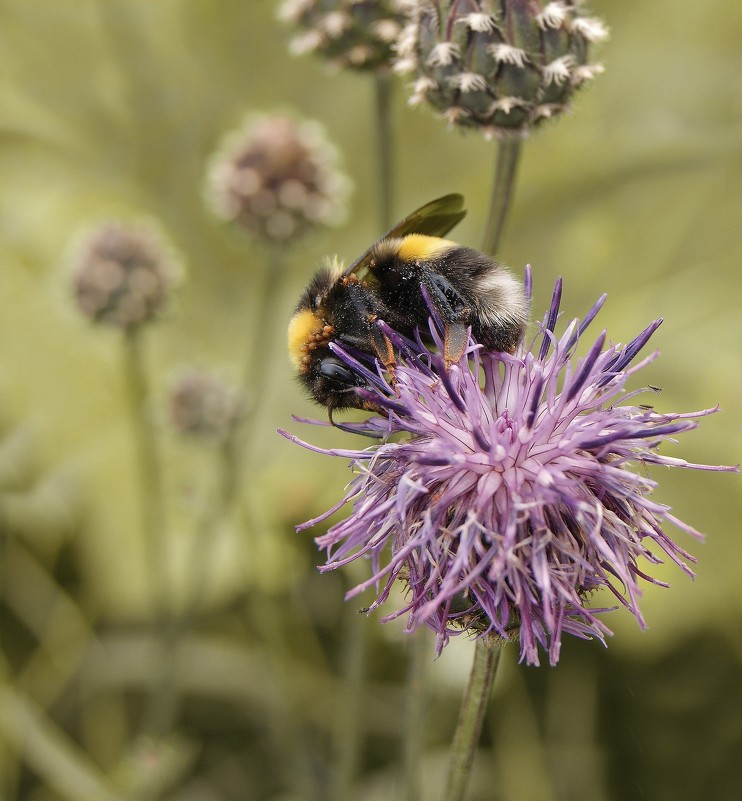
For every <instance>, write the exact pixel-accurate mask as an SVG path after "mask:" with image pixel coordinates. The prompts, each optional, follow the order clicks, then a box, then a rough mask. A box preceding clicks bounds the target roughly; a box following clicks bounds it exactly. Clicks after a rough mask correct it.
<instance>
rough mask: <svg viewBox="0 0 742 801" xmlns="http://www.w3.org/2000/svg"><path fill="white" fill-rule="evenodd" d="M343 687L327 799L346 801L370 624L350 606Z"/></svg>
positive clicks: (357, 744) (355, 758) (354, 766)
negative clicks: (330, 785)
mask: <svg viewBox="0 0 742 801" xmlns="http://www.w3.org/2000/svg"><path fill="white" fill-rule="evenodd" d="M343 615H344V621H343V629H344V635H345V636H344V642H345V647H344V649H343V650H344V653H343V684H342V688H341V698H340V703H339V705H338V713H337V715H336V720H337V723H338V725H337V726H336V729H335V749H334V750H335V758H334V766H335V767H334V777H333V785H332V791H331V793H330V798H331V799H332V801H348V799H349V798H352V797H353V792H352V791H351V789H352V784H353V780H354V779H355V777H356V775H357V773H358V763H359V755H360V750H361V701H362V699H363V696H364V693H363V688H364V685H365V683H366V661H367V652H368V628H369V621H368V620H366V618H365V617H363V615H359V614H358V610H357V609H356V608H355V607H354V606H353V604H348V603H346V604H345V606H344V607H343Z"/></svg>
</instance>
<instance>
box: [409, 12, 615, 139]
mask: <svg viewBox="0 0 742 801" xmlns="http://www.w3.org/2000/svg"><path fill="white" fill-rule="evenodd" d="M409 14H410V22H409V24H408V25H407V26H406V27H405V30H404V32H403V34H402V36H401V37H400V40H399V43H398V46H397V50H398V55H399V59H398V62H397V67H396V68H397V70H398V71H399V72H401V73H402V74H410V75H412V76H413V77H414V82H413V93H412V96H411V99H410V102H411V103H412V104H413V105H416V104H419V103H423V102H425V103H428V104H429V105H431V106H432V107H433V108H434V109H436V110H437V111H439V112H440V113H442V114H443V116H444V117H445V118H446V119H448V121H449V123H450V124H451V125H453V126H457V127H461V128H479V129H480V130H482V131H483V132H484V133H485V134H486V135H489V136H491V135H493V134H496V133H499V134H503V133H520V134H523V133H526V132H527V131H528V130H530V129H531V128H533V127H534V126H535V125H537V124H538V123H540V122H541V121H542V120H544V119H548V118H550V117H554V116H556V115H558V114H561V113H562V112H563V111H565V110H566V109H567V108H568V107H569V103H570V100H571V98H572V96H573V95H574V92H575V90H576V89H578V88H579V87H580V86H582V85H584V84H585V83H586V82H588V81H590V80H591V79H592V78H593V77H594V76H595V75H596V74H597V73H599V72H601V71H602V67H601V66H600V65H599V64H595V63H590V61H589V49H590V45H591V44H593V43H595V42H600V41H602V40H604V39H606V38H607V36H608V30H607V28H606V27H605V25H604V24H603V23H602V22H601V21H600V20H598V19H595V18H592V17H587V16H584V15H583V14H582V13H581V12H580V10H579V7H578V5H577V3H574V2H561V0H560V2H550V3H543V2H541V0H467V2H463V3H462V2H459V1H458V0H456V1H455V2H450V1H449V0H411V1H410V3H409Z"/></svg>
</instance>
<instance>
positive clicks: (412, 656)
mask: <svg viewBox="0 0 742 801" xmlns="http://www.w3.org/2000/svg"><path fill="white" fill-rule="evenodd" d="M425 635H426V632H425V631H424V630H422V629H420V630H417V631H415V632H413V633H412V634H410V637H409V651H408V659H409V661H408V664H407V682H406V688H405V690H406V692H405V702H406V703H405V738H404V751H403V756H402V782H401V785H400V795H399V801H420V799H421V798H422V790H421V787H420V763H421V758H422V755H423V751H424V748H425V709H426V702H427V692H426V690H427V676H428V665H429V663H430V660H431V654H432V650H431V648H430V641H429V638H428V637H426V636H425Z"/></svg>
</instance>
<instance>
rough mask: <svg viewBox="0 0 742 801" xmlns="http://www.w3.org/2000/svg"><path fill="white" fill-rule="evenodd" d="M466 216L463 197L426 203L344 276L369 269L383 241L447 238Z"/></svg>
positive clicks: (448, 197) (445, 196)
mask: <svg viewBox="0 0 742 801" xmlns="http://www.w3.org/2000/svg"><path fill="white" fill-rule="evenodd" d="M465 216H466V210H465V209H464V196H463V195H458V194H451V195H444V196H443V197H439V198H437V199H436V200H431V201H430V203H426V204H425V205H424V206H421V207H420V208H419V209H417V210H416V211H413V212H412V214H408V215H407V217H405V218H404V220H402V221H401V222H398V223H397V224H396V225H395V226H393V227H392V228H390V229H389V230H388V231H387V232H386V233H385V234H384V236H382V237H381V239H378V240H377V242H375V243H374V245H372V246H371V247H370V248H369V249H368V250H367V251H366V252H365V253H364V254H363V255H362V256H360V257H359V258H357V259H356V260H355V261H354V262H353V264H351V265H350V267H348V268H347V269H346V270H345V272H344V273H343V274H344V275H350V274H351V273H356V274H358V273H359V272H362V271H363V270H364V269H365V268H366V267H368V262H369V260H370V254H371V251H372V250H373V248H374V246H375V245H376V244H377V243H378V242H381V241H382V240H383V239H388V238H389V237H401V236H407V234H425V235H427V236H445V235H446V234H447V233H448V232H449V231H450V230H451V229H452V228H453V227H454V226H455V225H456V224H457V223H458V222H460V221H461V220H462V219H463V218H464V217H465Z"/></svg>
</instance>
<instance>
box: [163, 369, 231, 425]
mask: <svg viewBox="0 0 742 801" xmlns="http://www.w3.org/2000/svg"><path fill="white" fill-rule="evenodd" d="M244 406H245V404H244V398H243V396H242V393H241V392H240V391H239V390H238V389H236V388H235V387H233V386H230V385H229V384H227V383H225V382H224V381H222V380H221V379H220V378H219V377H218V376H216V375H212V374H210V373H205V372H202V371H200V370H193V369H189V370H188V371H185V372H183V373H182V374H181V375H180V376H179V377H178V378H177V380H176V381H175V383H174V384H173V386H172V387H171V390H170V418H171V420H172V423H173V425H174V427H175V428H176V429H177V430H178V431H179V432H180V433H181V434H185V435H187V436H194V437H201V438H203V439H224V438H225V437H226V436H227V435H228V434H229V433H230V432H231V431H232V430H233V429H234V427H235V425H236V424H237V423H239V421H240V420H241V419H242V414H243V411H244Z"/></svg>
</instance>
